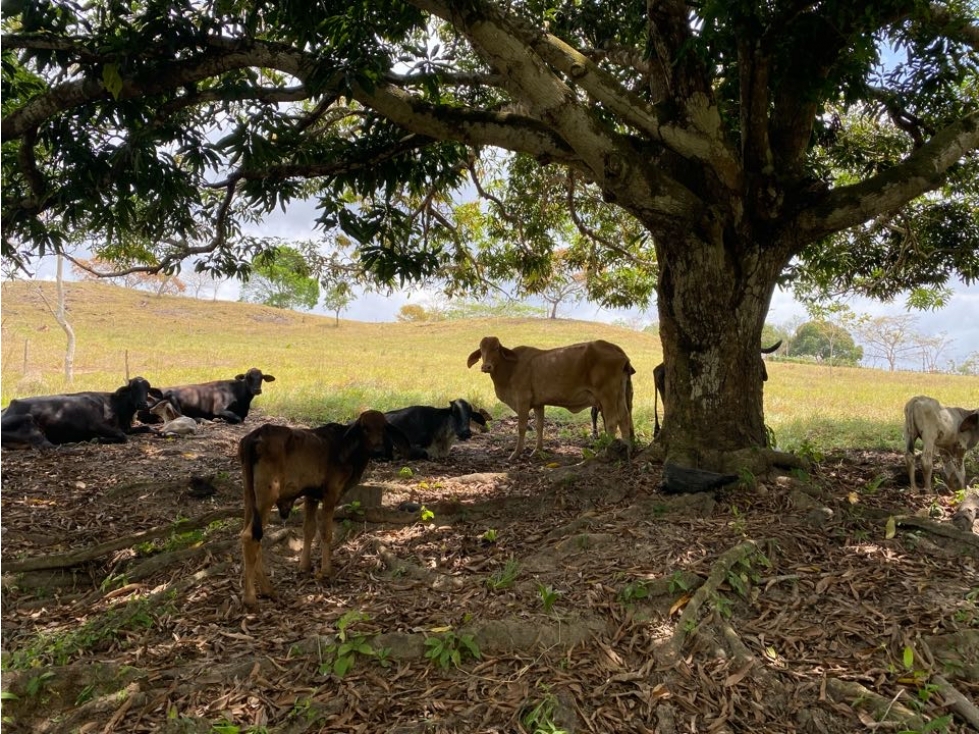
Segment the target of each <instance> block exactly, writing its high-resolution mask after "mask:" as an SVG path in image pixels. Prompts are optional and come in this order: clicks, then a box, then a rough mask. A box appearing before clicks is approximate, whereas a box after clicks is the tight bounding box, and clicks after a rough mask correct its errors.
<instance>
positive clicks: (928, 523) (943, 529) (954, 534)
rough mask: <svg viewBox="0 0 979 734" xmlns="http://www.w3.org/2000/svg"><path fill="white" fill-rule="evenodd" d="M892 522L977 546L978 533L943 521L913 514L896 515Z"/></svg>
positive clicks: (978, 544) (978, 542)
mask: <svg viewBox="0 0 979 734" xmlns="http://www.w3.org/2000/svg"><path fill="white" fill-rule="evenodd" d="M894 522H895V523H896V524H897V525H899V526H900V527H902V528H917V529H918V530H926V531H928V532H929V533H932V534H933V535H941V536H942V537H945V538H951V539H952V540H956V541H958V542H960V543H962V544H964V545H968V546H971V547H972V548H979V535H976V534H975V533H973V532H971V531H970V532H962V531H961V530H959V529H958V528H956V527H953V526H952V525H949V524H948V523H944V522H935V521H934V520H928V519H926V518H924V517H915V516H914V515H903V516H902V515H897V516H895V517H894Z"/></svg>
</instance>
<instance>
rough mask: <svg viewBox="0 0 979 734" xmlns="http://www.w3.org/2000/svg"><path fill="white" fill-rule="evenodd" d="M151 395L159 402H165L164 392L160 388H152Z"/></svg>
mask: <svg viewBox="0 0 979 734" xmlns="http://www.w3.org/2000/svg"><path fill="white" fill-rule="evenodd" d="M149 393H150V395H152V396H153V397H154V398H157V399H159V400H163V390H161V389H160V388H158V387H151V388H150V389H149Z"/></svg>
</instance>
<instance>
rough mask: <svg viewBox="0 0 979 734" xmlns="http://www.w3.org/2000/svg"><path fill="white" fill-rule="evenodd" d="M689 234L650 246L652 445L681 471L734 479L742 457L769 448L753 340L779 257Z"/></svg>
mask: <svg viewBox="0 0 979 734" xmlns="http://www.w3.org/2000/svg"><path fill="white" fill-rule="evenodd" d="M717 230H718V231H716V232H714V233H711V232H707V234H706V237H709V238H710V240H709V241H706V242H705V241H702V240H698V239H696V238H697V237H698V235H699V236H700V237H704V236H705V235H704V232H700V233H697V232H691V233H688V234H686V235H685V238H686V240H685V241H680V242H677V241H674V242H673V243H671V245H673V246H659V245H658V246H657V247H658V255H659V263H660V287H659V301H658V309H659V318H660V338H661V340H662V342H663V355H664V363H665V365H666V399H665V401H664V402H665V411H666V412H665V418H664V422H663V430H662V432H661V434H660V437H659V442H660V443H661V444H662V445H663V447H664V448H665V452H666V459H667V460H668V461H671V462H673V463H675V464H678V465H680V466H685V467H695V468H699V469H706V470H710V471H717V472H725V473H727V472H737V471H739V470H740V469H742V468H744V466H745V465H744V464H743V463H742V461H743V457H744V456H745V454H744V451H745V450H746V449H754V448H760V447H765V446H767V445H768V440H767V434H766V428H765V415H764V407H763V387H764V379H763V375H764V369H765V368H764V364H763V362H762V358H761V354H760V348H761V346H762V345H761V334H762V328H763V326H764V325H765V317H766V315H767V314H768V308H769V304H770V302H771V297H772V294H773V292H774V290H775V285H776V278H777V276H778V274H779V273H780V272H781V271H782V269H783V267H784V266H785V265H786V264H787V261H788V248H787V247H780V246H778V243H770V244H769V245H768V246H761V245H757V244H754V243H753V242H745V241H744V240H743V239H740V240H739V239H738V238H736V237H735V236H734V235H732V234H731V233H730V231H728V232H726V233H725V232H721V231H720V228H717Z"/></svg>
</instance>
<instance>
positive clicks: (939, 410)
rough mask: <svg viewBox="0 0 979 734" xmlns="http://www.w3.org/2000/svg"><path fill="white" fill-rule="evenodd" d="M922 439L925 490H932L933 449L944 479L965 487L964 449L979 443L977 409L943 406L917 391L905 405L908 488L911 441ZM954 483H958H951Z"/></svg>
mask: <svg viewBox="0 0 979 734" xmlns="http://www.w3.org/2000/svg"><path fill="white" fill-rule="evenodd" d="M919 438H920V439H921V444H922V450H921V472H922V474H923V475H924V477H925V491H926V492H930V491H931V470H932V464H933V462H934V456H935V451H936V450H937V451H938V454H939V456H941V457H942V462H943V463H944V466H945V480H946V481H947V482H948V484H949V487H951V488H952V489H961V488H963V487H965V453H966V451H969V450H970V449H971V448H972V447H974V446H975V445H976V444H979V410H967V409H966V408H943V407H942V405H941V404H940V403H939V402H938V401H937V400H935V399H934V398H929V397H926V396H924V395H918V396H917V397H913V398H911V399H910V400H909V401H908V403H907V405H905V406H904V441H905V452H904V459H905V462H906V463H907V465H908V477H909V478H910V480H911V491H912V492H913V491H915V490H916V489H917V487H916V486H915V481H914V444H915V441H917V440H918V439H919ZM953 480H954V483H955V484H956V485H957V486H955V487H952V484H953Z"/></svg>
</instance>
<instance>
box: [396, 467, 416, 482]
mask: <svg viewBox="0 0 979 734" xmlns="http://www.w3.org/2000/svg"><path fill="white" fill-rule="evenodd" d="M398 476H399V477H401V478H402V479H411V478H412V477H413V476H415V472H413V471H412V470H411V467H410V466H403V467H401V468H400V469H398Z"/></svg>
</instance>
